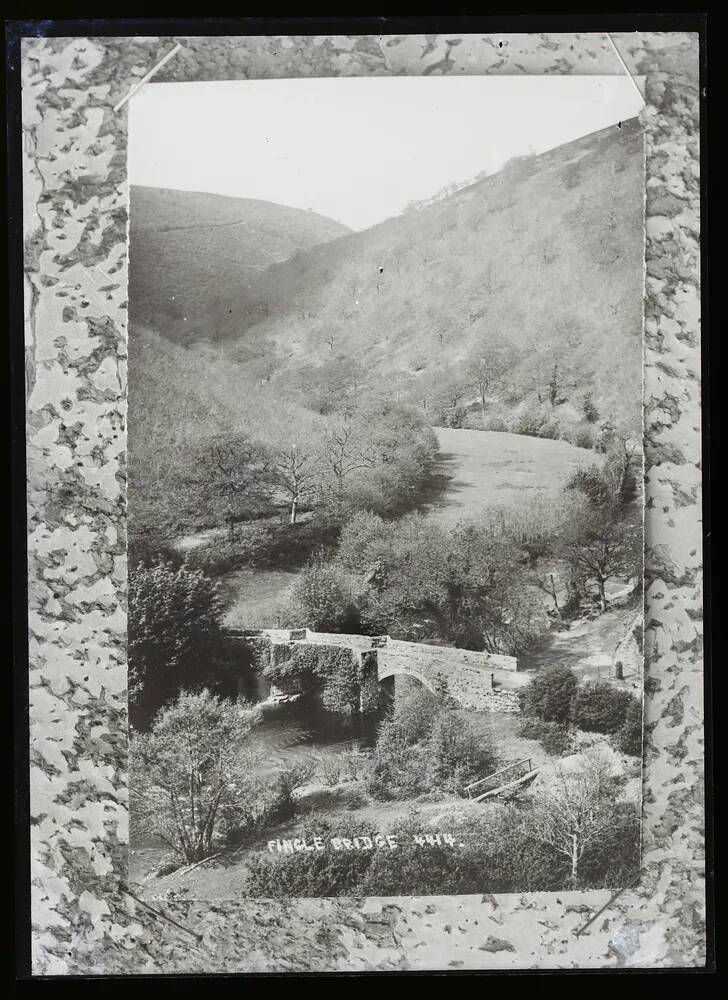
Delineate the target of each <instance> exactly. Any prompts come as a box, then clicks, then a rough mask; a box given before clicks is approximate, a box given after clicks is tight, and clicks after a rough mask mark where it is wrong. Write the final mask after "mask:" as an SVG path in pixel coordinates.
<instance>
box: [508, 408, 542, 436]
mask: <svg viewBox="0 0 728 1000" xmlns="http://www.w3.org/2000/svg"><path fill="white" fill-rule="evenodd" d="M542 423H543V417H542V415H541V414H540V413H539V412H538V410H535V409H528V410H522V411H521V413H519V414H518V416H517V417H516V419H515V421H514V422H513V427H512V430H513V433H514V434H528V435H530V436H531V437H538V433H539V429H540V427H541V424H542Z"/></svg>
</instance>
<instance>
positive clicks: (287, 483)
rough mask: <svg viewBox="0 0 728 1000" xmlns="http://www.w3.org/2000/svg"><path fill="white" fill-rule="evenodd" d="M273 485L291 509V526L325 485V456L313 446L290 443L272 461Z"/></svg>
mask: <svg viewBox="0 0 728 1000" xmlns="http://www.w3.org/2000/svg"><path fill="white" fill-rule="evenodd" d="M271 472H272V476H271V479H272V482H273V485H274V486H275V487H277V489H279V490H280V491H281V493H282V494H283V495H284V496H285V498H286V500H287V502H288V505H289V507H290V518H289V521H290V523H291V524H295V523H296V517H297V514H298V510H299V507H300V505H301V504H302V503H306V502H307V501H309V500H311V499H312V498H313V497H314V496H315V494H316V492H317V490H318V489H319V487H320V485H321V473H322V463H321V456H320V454H319V453H318V451H317V450H316V449H315V447H314V445H313V444H308V445H306V444H304V445H297V444H290V445H288V446H287V447H284V448H280V449H278V450H277V451H276V452H275V453H274V455H273V458H272V460H271Z"/></svg>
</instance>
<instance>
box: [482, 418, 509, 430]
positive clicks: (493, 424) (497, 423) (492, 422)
mask: <svg viewBox="0 0 728 1000" xmlns="http://www.w3.org/2000/svg"><path fill="white" fill-rule="evenodd" d="M484 426H485V430H487V431H499V432H504V431H507V430H508V424H507V423H506V422H505V420H504V419H503V418H502V417H488V419H487V420H486V421H485V425H484Z"/></svg>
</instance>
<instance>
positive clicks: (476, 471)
mask: <svg viewBox="0 0 728 1000" xmlns="http://www.w3.org/2000/svg"><path fill="white" fill-rule="evenodd" d="M435 432H436V434H437V438H438V441H439V444H440V453H441V457H440V461H439V463H438V468H437V472H438V473H439V474H440V475H441V476H443V477H444V478H445V479H446V480H447V484H446V487H445V490H444V492H443V493H442V494H441V495H440V496H439V497H438V498H437V499H435V500H433V502H432V503H431V504H430V505H429V510H430V511H431V513H432V515H433V517H435V518H437V520H438V521H439V522H440V523H441V524H444V525H447V526H453V525H455V524H457V522H458V521H461V520H467V519H469V518H477V517H478V516H479V515H480V514H481V513H482V512H483V510H484V508H486V507H491V506H493V507H501V506H502V507H508V506H511V505H513V504H516V503H519V502H520V501H522V500H523V499H524V498H529V497H536V496H547V497H556V496H557V495H558V494H559V493H560V492H561V490H562V489H563V486H564V483H565V482H566V480H567V478H568V476H569V474H570V473H571V472H573V471H574V469H576V468H578V467H579V466H588V465H591V464H601V463H602V462H603V461H604V459H603V456H602V455H600V454H599V453H598V452H594V451H590V450H589V449H586V448H576V447H575V446H574V445H572V444H569V443H568V442H566V441H550V440H546V439H544V438H536V437H528V436H527V435H525V434H507V433H499V432H495V431H476V430H463V429H453V428H449V427H437V428H435Z"/></svg>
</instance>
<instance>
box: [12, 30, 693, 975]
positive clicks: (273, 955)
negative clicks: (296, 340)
mask: <svg viewBox="0 0 728 1000" xmlns="http://www.w3.org/2000/svg"><path fill="white" fill-rule="evenodd" d="M612 37H613V39H614V42H615V43H616V45H617V47H618V49H619V51H620V52H621V54H622V56H623V58H624V60H625V62H626V64H627V65H628V67H629V70H630V72H632V73H634V74H635V75H644V77H645V79H646V82H645V89H646V100H647V106H646V108H645V110H644V112H643V114H642V119H643V122H644V126H645V130H646V136H647V139H646V141H647V250H646V255H647V278H646V281H647V297H646V367H645V406H646V411H645V412H646V434H645V443H646V452H647V470H646V479H647V492H648V501H647V522H646V530H647V569H646V572H647V600H648V614H647V618H646V625H647V634H646V654H647V656H646V659H647V664H646V672H647V680H646V685H647V698H646V708H645V712H646V734H647V750H646V770H645V785H644V813H643V819H644V847H643V857H644V870H643V879H642V883H641V885H640V887H639V888H638V889H635V890H630V891H628V892H625V893H623V894H622V895H621V896H620V897H619V898H618V899H617V900H615V901H614V902H613V903H612V904H611V906H609V908H608V909H607V910H606V911H605V912H604V914H603V915H601V916H600V917H599V918H598V919H597V920H596V921H595V922H594V923H593V924H592V925H591V927H590V928H589V929H588V930H587V931H586V932H585V933H583V934H582V935H580V936H578V937H577V936H576V934H575V932H576V930H577V929H578V928H579V927H580V925H581V924H582V923H584V921H585V920H586V919H587V917H588V915H589V914H592V913H595V912H596V911H597V910H598V909H599V907H600V906H601V905H603V904H604V903H606V902H607V901H608V899H609V893H607V892H589V893H563V894H559V895H554V894H550V895H538V894H537V895H533V894H529V895H522V896H518V895H512V896H498V897H493V896H483V897H480V896H477V897H474V896H473V897H470V896H468V897H454V898H452V899H448V898H443V897H437V898H433V899H422V900H418V899H395V900H385V901H382V900H371V899H367V900H364V899H358V900H344V899H337V900H305V901H291V902H285V901H275V902H272V901H263V902H255V901H244V902H241V903H221V904H215V905H208V904H205V903H200V902H192V903H174V904H165V907H164V909H159V908H157V906H156V904H155V910H156V912H153V911H152V910H151V909H150V908H149V907H148V906H147V905H145V904H141V903H139V902H138V901H137V900H136V899H135V898H134V897H133V896H132V895H130V894H129V892H130V891H132V892H133V889H132V890H130V887H128V886H127V884H126V882H125V879H126V875H127V872H126V847H127V788H126V746H127V728H126V726H127V714H126V669H125V637H126V612H125V600H126V591H125V574H126V555H125V544H126V542H125V530H126V508H125V416H126V402H125V400H126V316H127V311H126V306H127V303H126V297H127V292H126V264H127V246H126V224H127V184H126V143H127V133H126V126H127V119H126V114H127V106H125V107H124V108H123V109H122V110H121V111H119V112H116V113H115V112H114V111H113V107H114V106H115V105H116V104H117V102H118V101H119V100H120V99H121V98H122V97H124V96H125V94H126V93H127V92H128V91H129V89H130V88H131V86H133V85H134V83H136V82H138V81H139V80H140V79H141V78H142V77H143V76H144V75H145V74H146V73H147V72H148V70H149V69H150V68H152V67H153V66H155V65H156V64H157V63H158V62H159V60H160V59H161V58H162V57H163V56H164V55H165V54H166V53H167V52H168V51H169V50H170V49H171V48H172V47H173V45H174V44H175V43H177V42H179V43H180V45H181V49H180V51H179V52H178V53H177V54H176V55H175V57H174V58H173V59H172V60H171V61H170V62H168V63H167V64H166V65H165V66H164V67H163V69H162V70H161V71H160V72H159V74H158V76H157V77H156V78H155V79H157V80H160V81H162V80H207V79H247V78H251V79H252V78H264V77H288V76H344V75H347V76H352V75H354V76H355V75H370V74H376V75H393V74H394V75H397V74H405V75H429V74H444V73H450V74H458V73H463V74H479V73H510V74H514V73H532V74H533V73H573V74H583V73H609V74H611V73H620V72H623V69H622V67H621V65H620V64H619V62H618V60H617V58H616V56H615V53H614V49H613V48H612V46H611V44H610V42H609V39H608V37H607V36H606V35H605V34H599V33H588V34H570V35H566V34H558V35H555V34H538V35H536V34H530V35H524V34H516V35H514V34H508V35H486V36H483V35H464V36H454V35H453V36H451V35H397V36H373V35H369V36H355V37H313V36H309V37H273V36H258V37H250V36H247V37H209V38H185V37H182V38H141V37H139V38H118V37H117V38H55V39H25V40H24V41H23V47H22V74H23V155H24V230H25V255H26V256H25V322H26V372H27V386H28V396H27V448H28V557H29V570H28V575H29V630H30V637H29V642H30V722H31V747H30V753H31V812H32V816H33V825H32V888H33V899H32V917H33V968H34V973H35V974H36V975H59V974H60V975H64V974H82V975H99V974H114V973H121V974H139V973H172V972H178V973H179V972H198V973H199V972H208V973H212V972H228V973H230V972H251V971H268V972H271V971H275V972H281V971H286V970H295V971H307V970H313V971H347V972H351V971H359V970H426V969H448V968H449V969H534V968H541V969H543V968H562V969H573V968H582V969H587V968H597V967H599V968H611V969H624V968H670V967H693V968H698V967H702V966H703V965H704V962H705V886H704V854H703V851H704V843H703V842H704V827H705V820H704V800H703V704H702V697H703V661H702V646H701V642H702V639H701V636H702V632H701V617H702V614H701V612H702V598H701V580H702V576H701V555H702V541H701V527H700V518H701V472H700V385H699V377H700V336H699V320H700V295H699V260H700V257H699V204H700V190H699V126H698V105H699V83H698V36H697V35H696V34H692V33H682V32H681V33H670V32H657V33H654V32H650V33H639V34H638V33H631V34H627V33H617V34H614V35H613V36H612Z"/></svg>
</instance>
